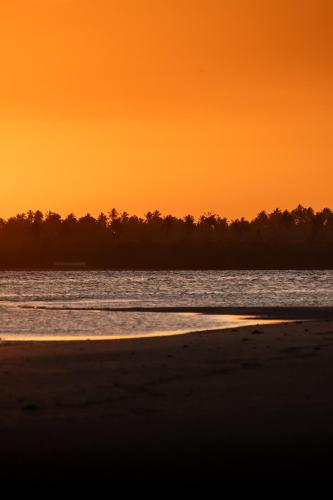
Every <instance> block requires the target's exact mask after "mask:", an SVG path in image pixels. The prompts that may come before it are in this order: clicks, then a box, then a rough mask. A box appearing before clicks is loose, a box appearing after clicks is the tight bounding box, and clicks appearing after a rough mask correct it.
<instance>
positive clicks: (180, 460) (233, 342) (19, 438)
mask: <svg viewBox="0 0 333 500" xmlns="http://www.w3.org/2000/svg"><path fill="white" fill-rule="evenodd" d="M232 330H234V331H231V330H230V331H229V332H228V330H227V331H223V332H222V333H225V334H221V333H219V332H218V331H217V332H216V333H212V334H210V335H207V334H205V333H193V334H191V335H186V336H183V335H180V336H168V337H163V338H140V339H134V340H129V339H127V340H126V342H124V341H118V340H112V341H103V340H101V341H93V340H92V341H76V342H53V343H49V342H36V343H34V342H16V343H15V342H12V343H11V342H5V343H3V344H0V356H1V371H0V383H1V386H2V391H1V393H0V406H1V408H2V411H1V414H0V442H1V449H2V456H1V457H0V478H1V479H5V480H6V479H9V480H12V479H15V478H18V477H19V478H20V479H21V480H23V481H25V482H26V481H27V482H34V481H36V482H39V481H40V480H41V478H42V480H43V481H57V482H59V481H60V482H62V481H66V482H67V481H73V482H76V481H80V482H82V481H83V482H85V481H88V482H94V483H95V482H96V483H98V482H100V481H104V480H105V481H108V482H110V484H123V482H124V481H130V482H134V483H135V482H138V483H142V482H146V481H147V482H150V481H151V480H153V481H154V480H156V481H170V482H171V483H172V482H190V483H191V482H193V483H195V482H205V481H215V480H226V479H237V480H260V478H261V477H262V474H263V472H265V474H266V476H267V478H268V479H274V480H277V479H279V478H280V479H281V477H287V478H299V477H304V474H309V477H316V478H318V477H327V475H328V474H330V473H331V459H330V457H331V454H332V452H333V432H332V430H331V422H332V418H333V396H332V391H331V388H332V384H333V323H332V322H331V319H330V318H322V319H320V320H319V319H316V320H314V321H302V320H296V321H293V322H291V323H283V322H281V323H278V324H272V325H263V326H260V327H258V328H256V327H254V326H250V327H249V326H245V327H241V328H235V329H232Z"/></svg>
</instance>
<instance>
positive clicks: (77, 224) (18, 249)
mask: <svg viewBox="0 0 333 500" xmlns="http://www.w3.org/2000/svg"><path fill="white" fill-rule="evenodd" d="M81 266H82V267H84V266H86V267H87V268H107V269H119V268H120V269H287V268H289V269H290V268H293V269H300V268H303V269H304V268H319V269H320V268H321V269H323V268H333V212H332V211H331V210H330V209H329V208H325V209H323V210H322V211H319V212H315V211H314V210H313V209H312V208H310V207H309V208H305V207H303V206H301V205H299V206H298V207H297V208H295V209H294V210H291V211H288V210H284V211H282V210H280V209H276V210H274V211H273V212H271V213H266V212H265V211H262V212H260V213H259V214H258V215H257V217H255V218H254V219H253V220H247V219H245V218H241V219H235V220H231V221H228V220H227V219H226V218H225V217H220V216H219V215H216V214H213V213H208V214H205V215H202V216H201V217H199V218H198V219H195V218H194V217H193V216H192V215H186V216H185V217H182V218H178V217H174V216H173V215H166V216H162V215H161V213H160V212H159V211H157V210H156V211H154V212H148V213H147V214H146V215H145V217H138V216H136V215H129V214H128V213H127V212H123V213H118V212H117V210H115V209H112V210H111V211H110V212H109V213H108V214H103V213H101V214H100V215H99V216H98V217H97V218H95V217H92V216H91V215H90V214H87V215H85V216H84V217H80V218H77V217H75V215H74V214H70V215H68V216H67V217H65V218H62V217H61V216H60V215H59V214H57V213H54V212H48V213H47V214H46V215H43V213H42V212H40V211H39V210H37V211H36V212H32V211H29V212H28V213H22V214H18V215H16V216H15V217H10V218H9V219H7V220H4V219H0V267H1V268H2V269H6V268H7V269H8V268H21V269H22V268H26V269H27V268H35V269H36V268H42V269H43V268H61V267H81Z"/></svg>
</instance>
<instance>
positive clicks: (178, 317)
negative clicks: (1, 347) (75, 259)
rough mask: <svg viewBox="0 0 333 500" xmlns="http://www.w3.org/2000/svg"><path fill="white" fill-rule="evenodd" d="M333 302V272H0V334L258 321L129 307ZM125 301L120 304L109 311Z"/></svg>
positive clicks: (55, 335)
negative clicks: (142, 310) (133, 309)
mask: <svg viewBox="0 0 333 500" xmlns="http://www.w3.org/2000/svg"><path fill="white" fill-rule="evenodd" d="M161 306H163V307H189V306H190V307H195V306H211V307H214V306H216V307H219V306H333V271H73V272H71V271H51V272H34V271H29V272H1V273H0V337H1V339H11V340H21V339H40V340H46V339H50V338H51V339H55V340H56V339H63V338H68V339H72V338H118V337H135V336H152V335H165V334H176V333H184V332H189V331H199V330H213V329H216V328H230V327H233V326H239V325H241V324H256V323H258V321H257V320H249V319H247V320H246V321H245V320H244V319H242V318H237V317H234V316H224V315H217V314H216V315H215V314H210V315H204V314H197V313H195V314H193V313H161V312H132V311H126V308H129V307H151V308H154V307H161ZM117 307H121V308H123V309H124V310H122V311H112V310H111V309H112V308H117Z"/></svg>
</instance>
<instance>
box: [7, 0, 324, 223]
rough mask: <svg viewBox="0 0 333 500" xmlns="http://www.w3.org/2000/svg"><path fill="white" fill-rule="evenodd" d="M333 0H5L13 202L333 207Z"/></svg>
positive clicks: (192, 208)
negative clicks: (302, 205) (299, 204)
mask: <svg viewBox="0 0 333 500" xmlns="http://www.w3.org/2000/svg"><path fill="white" fill-rule="evenodd" d="M332 22H333V3H332V1H331V0H269V1H267V0H1V4H0V68H1V75H0V76H1V77H0V168H1V174H2V175H1V182H0V200H1V205H0V212H1V213H0V215H1V216H5V217H6V216H9V215H12V214H13V213H16V212H18V211H27V210H28V209H30V208H31V209H37V208H40V209H42V210H44V211H46V210H54V211H59V212H61V213H67V212H71V211H74V212H75V213H77V214H78V215H81V214H82V213H83V212H87V211H89V212H92V213H93V214H97V213H98V212H99V211H100V210H103V211H108V210H109V209H110V208H112V207H113V206H115V207H117V208H118V209H119V210H127V211H129V212H136V213H139V214H142V213H144V212H146V211H147V210H152V209H155V208H158V209H160V210H161V211H162V212H163V213H166V212H173V213H175V214H177V215H183V214H185V213H187V212H192V213H194V214H195V215H198V214H199V213H201V212H205V211H208V210H210V211H216V212H219V213H221V214H223V215H226V216H228V217H237V216H241V215H245V216H253V215H255V214H256V213H257V212H258V211H259V210H260V209H262V208H265V209H267V210H271V209H273V208H275V207H276V206H280V207H281V208H285V207H288V208H291V207H293V206H295V205H296V204H298V203H302V204H304V205H312V206H314V207H315V208H316V209H319V208H322V207H324V206H330V207H331V208H333V164H332V159H333V140H332V137H333V134H332V132H333V130H332V129H333V122H332V118H333V113H332V110H333V90H332V89H333V71H332V70H333V30H332Z"/></svg>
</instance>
